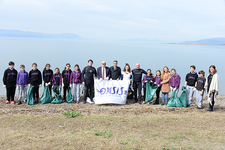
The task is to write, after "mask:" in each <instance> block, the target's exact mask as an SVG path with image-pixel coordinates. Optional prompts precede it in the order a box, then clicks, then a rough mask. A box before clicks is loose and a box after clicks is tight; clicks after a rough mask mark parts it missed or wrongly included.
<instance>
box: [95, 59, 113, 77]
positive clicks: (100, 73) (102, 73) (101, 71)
mask: <svg viewBox="0 0 225 150" xmlns="http://www.w3.org/2000/svg"><path fill="white" fill-rule="evenodd" d="M110 74H111V73H110V69H109V67H107V66H106V62H105V61H102V66H101V67H99V68H98V69H97V77H98V79H102V80H109V79H110Z"/></svg>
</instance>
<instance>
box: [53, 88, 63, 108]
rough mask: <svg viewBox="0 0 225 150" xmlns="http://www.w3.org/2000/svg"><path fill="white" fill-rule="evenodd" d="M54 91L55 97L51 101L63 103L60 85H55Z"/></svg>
mask: <svg viewBox="0 0 225 150" xmlns="http://www.w3.org/2000/svg"><path fill="white" fill-rule="evenodd" d="M53 93H54V95H55V99H53V101H52V102H51V104H59V103H62V100H63V99H62V97H61V87H60V86H58V85H55V86H54V87H53Z"/></svg>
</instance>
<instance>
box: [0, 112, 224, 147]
mask: <svg viewBox="0 0 225 150" xmlns="http://www.w3.org/2000/svg"><path fill="white" fill-rule="evenodd" d="M224 120H225V114H224V113H221V112H212V113H199V114H197V113H190V112H188V113H185V114H175V113H168V114H166V113H164V114H163V113H161V114H153V113H145V114H142V115H135V114H130V115H124V114H120V115H110V114H100V115H96V114H94V115H87V114H86V115H82V116H77V117H75V118H68V117H66V116H64V115H62V114H41V115H30V114H8V115H6V114H4V115H1V116H0V130H1V132H0V145H1V148H0V149H122V150H129V149H225V143H224V141H225V126H224Z"/></svg>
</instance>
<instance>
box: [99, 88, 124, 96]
mask: <svg viewBox="0 0 225 150" xmlns="http://www.w3.org/2000/svg"><path fill="white" fill-rule="evenodd" d="M96 91H97V92H98V93H100V94H101V95H108V94H112V95H115V94H118V95H123V94H124V95H127V90H124V87H120V88H118V87H107V88H101V89H100V90H99V89H96Z"/></svg>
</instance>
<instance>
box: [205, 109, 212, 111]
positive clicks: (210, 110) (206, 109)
mask: <svg viewBox="0 0 225 150" xmlns="http://www.w3.org/2000/svg"><path fill="white" fill-rule="evenodd" d="M205 111H213V110H212V109H206V110H205Z"/></svg>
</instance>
